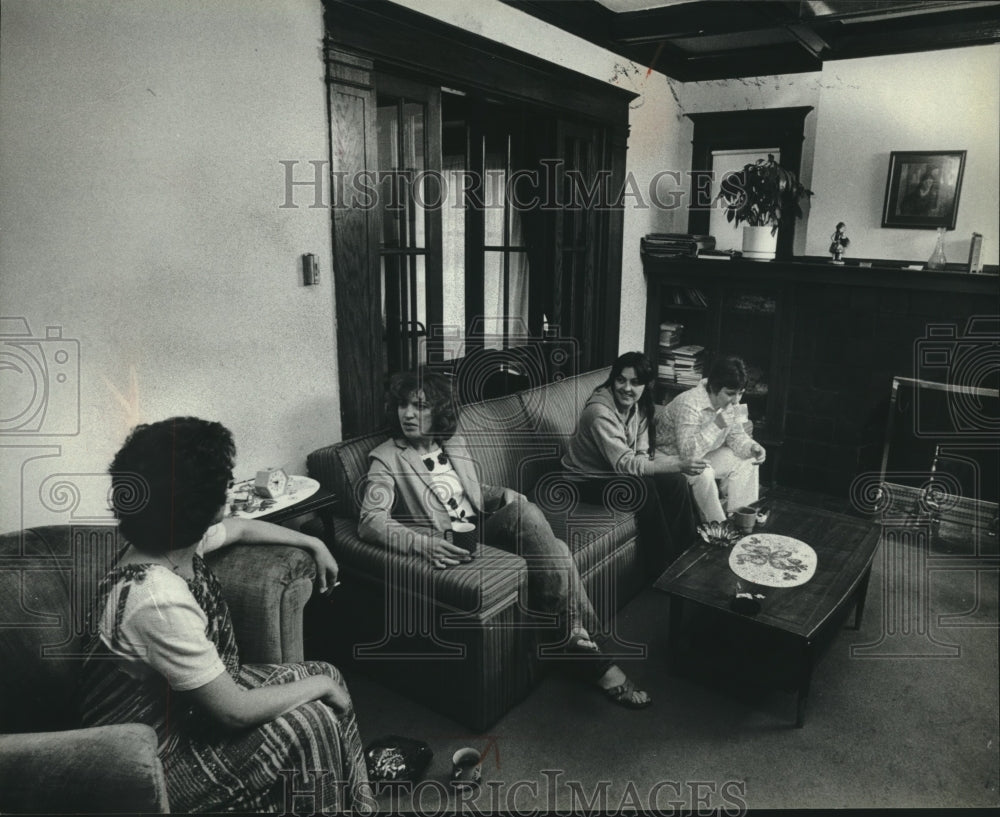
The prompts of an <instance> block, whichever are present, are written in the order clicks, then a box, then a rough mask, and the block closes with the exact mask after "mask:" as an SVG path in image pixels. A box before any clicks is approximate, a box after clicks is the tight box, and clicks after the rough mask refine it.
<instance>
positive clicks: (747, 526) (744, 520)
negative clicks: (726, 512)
mask: <svg viewBox="0 0 1000 817" xmlns="http://www.w3.org/2000/svg"><path fill="white" fill-rule="evenodd" d="M732 523H733V525H734V526H735V527H736V529H737V530H738V531H740V532H741V533H744V534H747V533H753V528H754V525H756V524H757V509H756V508H751V507H749V506H748V505H744V506H743V507H742V508H737V509H736V510H735V511H733V517H732Z"/></svg>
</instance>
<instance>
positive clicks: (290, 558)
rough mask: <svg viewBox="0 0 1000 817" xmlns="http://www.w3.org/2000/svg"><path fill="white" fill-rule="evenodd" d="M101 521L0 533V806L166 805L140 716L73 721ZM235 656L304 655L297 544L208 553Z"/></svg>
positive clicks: (99, 569) (102, 565)
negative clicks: (90, 723)
mask: <svg viewBox="0 0 1000 817" xmlns="http://www.w3.org/2000/svg"><path fill="white" fill-rule="evenodd" d="M120 546H121V542H120V540H119V538H118V535H117V529H116V528H115V527H113V526H108V525H52V526H47V527H41V528H34V529H27V530H24V531H17V532H14V533H8V534H4V535H2V536H0V665H2V667H3V670H2V672H0V813H23V812H33V813H59V812H75V813H79V812H101V813H111V812H166V811H169V810H170V809H169V803H168V802H167V795H166V784H165V781H164V776H163V768H162V766H161V764H160V760H159V757H158V756H157V753H156V735H155V733H154V732H153V730H152V729H151V728H150V727H148V726H145V725H143V724H121V725H116V726H105V727H98V728H90V729H80V728H77V727H78V726H79V723H78V720H77V717H76V712H75V709H74V702H73V699H74V688H75V678H76V672H77V670H78V668H79V665H80V661H81V652H82V645H83V641H84V637H85V627H86V624H85V621H86V617H85V613H84V611H85V609H86V606H87V602H88V599H90V598H91V597H92V594H93V591H94V588H95V586H96V583H97V581H98V580H99V579H100V578H101V577H102V576H103V575H104V573H105V572H106V570H107V568H108V566H109V564H110V561H111V558H112V556H113V554H114V553H116V552H117V550H118V549H119V548H120ZM208 563H209V564H210V565H211V567H212V570H213V571H214V572H215V574H216V576H218V578H219V581H220V582H221V584H222V587H223V592H224V594H225V597H226V600H227V602H228V604H229V607H230V611H231V613H232V617H233V626H234V629H235V631H236V638H237V642H238V643H239V645H240V653H241V656H242V659H243V660H244V661H245V662H248V663H254V662H263V663H280V662H286V661H301V660H302V659H303V642H302V613H303V608H304V607H305V603H306V601H307V600H308V599H309V596H310V594H311V593H312V579H313V576H314V575H315V564H314V562H313V560H312V558H311V557H310V556H309V554H308V553H306V552H305V551H303V550H300V549H298V548H293V547H286V546H277V545H237V546H234V547H229V548H225V549H224V550H222V551H218V552H216V553H213V554H211V555H210V556H209V557H208Z"/></svg>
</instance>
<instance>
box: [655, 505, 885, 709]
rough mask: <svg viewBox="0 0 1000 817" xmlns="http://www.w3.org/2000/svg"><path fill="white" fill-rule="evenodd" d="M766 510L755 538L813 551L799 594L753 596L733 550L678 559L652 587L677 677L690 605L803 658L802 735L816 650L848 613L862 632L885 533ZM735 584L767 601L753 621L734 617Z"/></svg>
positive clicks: (787, 590) (809, 512)
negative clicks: (775, 538) (664, 600)
mask: <svg viewBox="0 0 1000 817" xmlns="http://www.w3.org/2000/svg"><path fill="white" fill-rule="evenodd" d="M762 504H766V503H762ZM769 507H770V509H771V512H770V515H769V517H768V520H767V523H766V524H765V525H763V526H758V528H757V530H756V531H755V533H776V534H782V535H785V536H791V537H794V538H795V539H799V540H801V541H803V542H805V543H806V544H808V545H810V546H811V547H812V548H813V550H815V551H816V556H817V566H816V572H815V574H814V575H813V577H812V578H811V579H810V580H809V581H808V582H806V583H805V584H802V585H799V586H797V587H781V588H777V587H761V586H759V585H755V586H753V588H748V587H747V583H746V582H745V581H743V580H741V579H739V578H738V577H737V576H736V574H735V573H733V571H732V570H731V569H730V567H729V554H730V551H731V548H723V547H718V546H714V545H708V544H705V543H703V542H699V543H698V544H696V545H694V546H692V547H691V548H689V549H688V550H686V551H685V552H684V553H683V554H681V556H680V557H679V558H678V559H677V561H675V562H674V563H673V564H672V565H671V566H670V567H669V568H667V570H666V571H665V572H664V573H663V575H662V576H660V578H659V579H657V581H656V582H655V583H654V585H653V586H654V587H655V588H656V589H658V590H662V591H663V592H664V593H667V594H668V595H669V596H670V628H669V641H668V647H669V651H670V656H669V658H670V663H671V667H672V668H674V669H675V670H676V669H679V668H680V666H681V658H680V636H681V626H682V622H683V610H684V607H685V606H687V605H694V606H700V607H705V608H710V609H712V610H714V611H718V613H721V618H722V620H723V622H729V621H732V622H733V626H735V621H736V620H737V619H739V620H741V621H743V622H746V623H747V624H748V626H749V627H750V628H751V629H752V630H753V631H754V634H755V635H760V636H761V637H762V638H763V639H765V640H767V639H768V638H769V637H770V638H774V639H776V640H777V642H778V643H779V644H782V645H785V644H787V645H788V646H789V648H790V649H792V650H794V651H796V652H798V653H799V656H798V658H797V661H796V664H797V670H796V673H797V678H796V684H795V685H796V688H797V690H798V702H797V707H796V720H795V725H796V726H797V727H801V726H802V725H803V723H804V722H805V708H806V700H807V698H808V695H809V685H810V682H811V680H812V673H813V666H814V664H815V661H816V652H817V642H820V641H825V639H824V636H825V635H828V634H830V633H831V632H832V631H833V628H836V627H839V626H840V625H841V622H842V621H843V620H844V614H845V613H846V612H847V611H849V610H850V607H851V605H855V616H854V627H855V629H857V628H859V627H860V626H861V616H862V614H863V613H864V605H865V596H866V594H867V591H868V579H869V577H870V576H871V567H872V560H873V559H874V557H875V551H876V548H877V547H878V542H879V534H880V532H881V531H880V529H879V527H878V526H877V525H875V524H872V523H870V522H868V521H866V520H864V519H859V518H856V517H851V516H846V515H844V514H839V513H833V512H830V511H823V510H819V509H816V508H810V507H807V506H803V505H797V504H795V503H793V502H787V501H781V500H777V501H775V502H774V503H772V504H769ZM738 581H739V582H740V583H741V585H742V589H743V590H747V589H752V590H753V591H754V592H760V593H763V594H764V596H765V598H763V599H761V600H760V604H761V608H760V610H759V612H757V613H755V614H752V615H748V614H741V613H737V612H734V611H733V610H732V609H731V605H732V602H733V598H734V596H735V593H736V590H737V587H736V584H737V582H738Z"/></svg>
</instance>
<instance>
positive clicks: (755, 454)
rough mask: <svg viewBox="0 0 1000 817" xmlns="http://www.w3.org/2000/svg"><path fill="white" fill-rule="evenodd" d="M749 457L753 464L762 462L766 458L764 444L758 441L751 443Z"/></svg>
mask: <svg viewBox="0 0 1000 817" xmlns="http://www.w3.org/2000/svg"><path fill="white" fill-rule="evenodd" d="M750 458H751V459H752V460H753V464H754V465H760V464H761V463H762V462H764V460H765V459H767V451H765V450H764V446H762V445H761V444H760V443H758V442H754V443H751V444H750Z"/></svg>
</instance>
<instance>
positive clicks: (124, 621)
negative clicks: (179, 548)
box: [100, 524, 226, 692]
mask: <svg viewBox="0 0 1000 817" xmlns="http://www.w3.org/2000/svg"><path fill="white" fill-rule="evenodd" d="M225 535H226V531H225V528H223V526H222V525H221V524H218V525H213V526H212V527H210V528H209V529H208V530H207V531H206V532H205V536H204V537H202V540H201V542H200V543H199V545H198V549H197V551H196V552H197V553H198V555H199V556H200V555H202V554H203V553H205V552H206V550H214V549H215V548H216V547H218V546H219V545H221V544H222V541H223V540H224V539H225ZM120 587H121V585H119V586H118V587H116V588H115V589H113V590H112V592H111V594H110V595H109V596H108V602H107V604H106V605H105V608H104V614H103V615H102V616H101V621H100V633H101V640H102V641H103V642H104V644H105V645H106V646H107V647H108V649H109V650H111V652H112V653H113V654H114V655H116V656H118V658H119V659H120V661H121V667H122V669H123V670H124V671H125V672H127V673H128V674H129V675H131V676H132V677H133V678H140V679H142V678H147V677H150V676H152V675H154V674H156V675H161V676H162V677H164V678H165V679H166V680H167V683H169V684H170V687H171V689H174V690H177V691H178V692H184V691H187V690H191V689H197V688H198V687H201V686H204V685H205V684H207V683H208V682H209V681H213V680H215V679H216V678H217V677H218V676H219V675H220V674H222V673H223V672H225V671H226V667H225V665H224V664H223V663H222V659H221V658H220V657H219V652H218V650H217V649H216V648H215V645H214V644H213V643H212V641H211V640H210V639H209V638H208V636H206V635H205V630H206V628H207V627H208V618H207V616H206V615H205V612H204V611H203V610H202V609H201V607H200V606H199V605H198V602H197V601H196V600H195V597H194V596H193V595H192V593H191V590H190V588H188V584H187V581H185V579H184V578H183V577H182V576H178V575H177V574H176V573H174V572H173V571H172V570H171V569H170V568H168V567H165V566H163V565H156V564H151V565H149V566H148V568H147V569H146V576H145V579H144V580H143V581H141V582H139V581H132V582H129V583H128V596H127V598H126V600H125V609H124V611H123V613H122V617H121V625H120V627H119V628H118V631H117V635H118V638H117V640H115V639H113V638H112V633H113V632H114V622H115V615H116V610H117V606H118V598H119V592H118V590H119V588H120Z"/></svg>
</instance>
